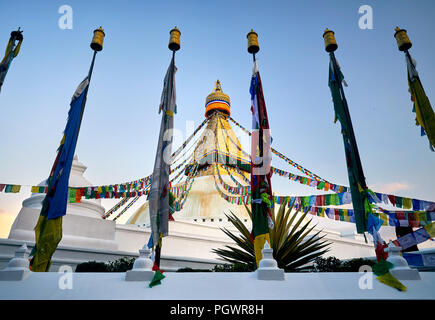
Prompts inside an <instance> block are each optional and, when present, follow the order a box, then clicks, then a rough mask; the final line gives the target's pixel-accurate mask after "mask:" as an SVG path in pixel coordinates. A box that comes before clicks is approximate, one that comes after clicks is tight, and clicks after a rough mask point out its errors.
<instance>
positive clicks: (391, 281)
mask: <svg viewBox="0 0 435 320" xmlns="http://www.w3.org/2000/svg"><path fill="white" fill-rule="evenodd" d="M376 279H378V280H379V282H381V283H383V284H386V285H387V286H390V287H393V288H396V289H397V290H399V291H406V290H407V289H406V287H405V286H404V285H403V284H402V283H401V282H400V281H399V280H397V279H396V278H395V277H394V276H393V275H392V274H391V273H389V272H387V273H385V274H383V275H381V276H379V277H376Z"/></svg>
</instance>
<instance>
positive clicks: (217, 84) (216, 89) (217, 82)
mask: <svg viewBox="0 0 435 320" xmlns="http://www.w3.org/2000/svg"><path fill="white" fill-rule="evenodd" d="M213 92H222V87H221V82H220V81H219V79H218V80H216V84H215V85H214V90H213Z"/></svg>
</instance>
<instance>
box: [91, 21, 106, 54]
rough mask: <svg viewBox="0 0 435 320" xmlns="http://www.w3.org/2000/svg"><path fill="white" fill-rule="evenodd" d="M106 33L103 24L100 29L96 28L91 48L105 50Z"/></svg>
mask: <svg viewBox="0 0 435 320" xmlns="http://www.w3.org/2000/svg"><path fill="white" fill-rule="evenodd" d="M105 36H106V34H105V33H104V29H103V28H101V26H100V27H99V28H98V29H95V30H94V37H93V38H92V42H91V48H92V50H94V51H101V50H103V42H104V37H105Z"/></svg>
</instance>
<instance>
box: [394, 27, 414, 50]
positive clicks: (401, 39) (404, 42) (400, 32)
mask: <svg viewBox="0 0 435 320" xmlns="http://www.w3.org/2000/svg"><path fill="white" fill-rule="evenodd" d="M394 30H395V31H396V33H395V34H394V37H395V38H396V41H397V46H398V47H399V50H400V51H406V50H408V49H410V48H411V47H412V43H411V40H409V38H408V35H407V33H406V30H405V29H400V28H399V27H396V28H395V29H394Z"/></svg>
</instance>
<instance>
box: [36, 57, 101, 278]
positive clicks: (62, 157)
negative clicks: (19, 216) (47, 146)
mask: <svg viewBox="0 0 435 320" xmlns="http://www.w3.org/2000/svg"><path fill="white" fill-rule="evenodd" d="M94 58H95V56H94ZM88 88H89V76H88V77H86V78H85V79H84V80H83V81H82V82H81V83H80V85H79V86H78V88H77V90H76V91H75V93H74V95H73V97H72V101H71V104H70V110H69V112H68V121H67V124H66V127H65V131H64V136H63V138H62V141H61V145H60V147H59V149H58V153H57V156H56V159H55V161H54V164H53V167H52V169H51V172H50V176H49V178H48V192H47V194H46V196H45V198H44V200H43V203H42V209H41V213H40V216H39V219H38V222H37V224H36V227H35V240H36V244H35V247H34V248H33V250H32V252H31V256H33V258H32V259H31V268H32V271H42V272H47V271H48V270H49V269H50V266H51V257H52V255H53V254H54V252H55V251H56V248H57V245H58V244H59V242H60V240H61V239H62V217H63V216H64V215H65V214H66V209H67V204H68V198H69V192H68V182H69V176H70V172H71V166H72V162H73V157H74V152H75V148H76V145H77V139H78V135H79V131H80V124H81V120H82V117H83V111H84V108H85V104H86V96H87V92H88Z"/></svg>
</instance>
